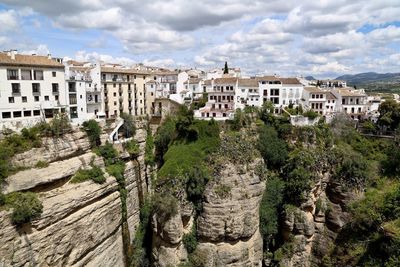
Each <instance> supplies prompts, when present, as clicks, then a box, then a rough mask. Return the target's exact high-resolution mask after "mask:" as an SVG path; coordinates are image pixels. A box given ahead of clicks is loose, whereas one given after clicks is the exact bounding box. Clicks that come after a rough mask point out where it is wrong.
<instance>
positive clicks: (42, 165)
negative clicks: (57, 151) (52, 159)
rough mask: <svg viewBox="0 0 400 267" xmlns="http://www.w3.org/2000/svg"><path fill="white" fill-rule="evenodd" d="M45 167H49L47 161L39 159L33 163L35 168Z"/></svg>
mask: <svg viewBox="0 0 400 267" xmlns="http://www.w3.org/2000/svg"><path fill="white" fill-rule="evenodd" d="M47 167H49V163H48V162H47V161H41V160H39V161H38V162H37V163H36V164H35V168H39V169H42V168H47Z"/></svg>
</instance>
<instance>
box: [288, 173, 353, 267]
mask: <svg viewBox="0 0 400 267" xmlns="http://www.w3.org/2000/svg"><path fill="white" fill-rule="evenodd" d="M356 198H357V194H356V192H354V191H350V190H345V189H344V188H343V187H342V186H341V185H340V184H338V183H335V182H332V181H330V175H329V173H325V174H324V175H321V180H320V181H319V182H318V183H317V184H316V185H315V187H314V188H313V190H312V191H311V193H310V194H309V197H308V200H307V201H306V202H305V203H303V204H302V205H301V206H300V207H294V206H293V207H291V208H289V209H287V210H286V212H285V214H284V218H283V220H282V234H283V237H284V239H285V240H286V242H287V243H288V244H290V247H291V250H290V251H289V253H287V255H285V258H284V259H283V260H282V261H281V264H283V266H288V267H291V266H293V267H294V266H296V267H297V266H300V267H310V266H321V262H322V259H323V257H324V256H325V255H328V253H329V252H330V250H331V249H332V247H333V242H334V241H335V239H336V237H337V235H338V233H339V232H340V231H341V229H342V228H343V227H344V226H345V225H346V224H347V223H349V222H350V220H351V217H350V214H349V213H348V211H347V205H348V204H349V203H350V201H352V200H354V199H356Z"/></svg>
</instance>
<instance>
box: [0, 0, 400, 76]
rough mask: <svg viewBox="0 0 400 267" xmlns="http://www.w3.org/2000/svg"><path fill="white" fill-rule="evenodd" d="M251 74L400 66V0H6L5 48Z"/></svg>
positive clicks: (0, 37) (1, 3) (0, 38)
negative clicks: (234, 70) (233, 69)
mask: <svg viewBox="0 0 400 267" xmlns="http://www.w3.org/2000/svg"><path fill="white" fill-rule="evenodd" d="M10 49H17V50H18V52H19V53H31V54H32V53H36V54H44V55H47V54H48V53H51V54H52V55H53V56H56V57H66V58H71V59H76V60H84V61H97V60H103V61H106V62H109V63H122V64H127V65H129V64H135V63H144V64H146V65H152V66H162V67H170V68H201V69H209V68H214V67H220V68H222V67H223V65H224V62H225V61H227V62H228V64H229V66H230V67H240V68H241V70H242V72H243V73H244V74H247V75H262V74H278V75H281V76H300V75H302V76H307V75H312V76H314V77H317V78H335V77H337V76H339V75H342V74H354V73H360V72H369V71H374V72H379V73H386V72H400V0H301V1H299V0H284V1H276V0H217V1H216V0H147V1H145V0H73V1H71V0H34V1H33V0H0V50H10Z"/></svg>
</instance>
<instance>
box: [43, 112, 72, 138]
mask: <svg viewBox="0 0 400 267" xmlns="http://www.w3.org/2000/svg"><path fill="white" fill-rule="evenodd" d="M39 128H40V130H41V131H42V133H44V134H45V135H47V136H53V137H60V136H63V135H64V134H65V133H67V132H69V131H71V129H72V127H71V123H70V121H69V118H68V114H66V113H61V114H56V115H55V116H54V118H53V119H52V120H51V121H50V123H41V124H40V126H39Z"/></svg>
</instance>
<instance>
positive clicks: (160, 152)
mask: <svg viewBox="0 0 400 267" xmlns="http://www.w3.org/2000/svg"><path fill="white" fill-rule="evenodd" d="M174 138H175V121H174V120H173V119H172V118H171V117H167V118H166V120H165V121H164V123H163V124H161V125H160V126H159V127H158V129H157V133H156V136H155V139H154V144H155V148H156V151H155V153H156V157H157V161H158V162H159V163H161V164H162V163H163V156H164V154H165V153H166V152H167V151H168V146H169V145H170V143H171V142H172V141H173V140H174Z"/></svg>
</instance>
